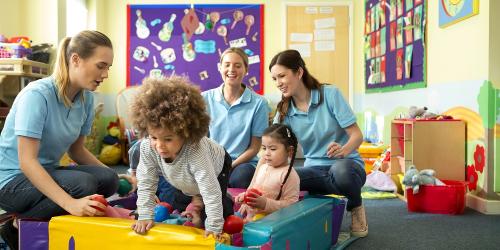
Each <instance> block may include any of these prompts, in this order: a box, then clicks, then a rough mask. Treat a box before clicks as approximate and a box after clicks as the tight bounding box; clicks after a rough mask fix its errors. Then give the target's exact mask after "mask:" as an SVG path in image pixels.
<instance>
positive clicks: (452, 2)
mask: <svg viewBox="0 0 500 250" xmlns="http://www.w3.org/2000/svg"><path fill="white" fill-rule="evenodd" d="M438 2H439V27H441V28H446V27H448V26H450V25H452V24H455V23H457V22H460V21H462V20H464V19H467V18H469V17H471V16H474V15H477V14H479V0H439V1H438Z"/></svg>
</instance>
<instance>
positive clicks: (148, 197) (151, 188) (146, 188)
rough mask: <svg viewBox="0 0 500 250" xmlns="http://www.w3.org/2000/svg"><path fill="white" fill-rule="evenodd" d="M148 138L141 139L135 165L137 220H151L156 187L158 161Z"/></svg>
mask: <svg viewBox="0 0 500 250" xmlns="http://www.w3.org/2000/svg"><path fill="white" fill-rule="evenodd" d="M156 158H157V157H156V152H155V151H154V149H153V148H152V147H151V145H150V141H149V139H144V140H142V143H141V158H140V160H139V165H138V166H137V213H138V214H139V218H138V220H153V218H154V208H155V205H156V204H155V193H156V189H157V188H158V169H157V168H159V165H158V164H159V163H158V162H157V161H156V160H155V159H156Z"/></svg>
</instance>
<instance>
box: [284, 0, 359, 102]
mask: <svg viewBox="0 0 500 250" xmlns="http://www.w3.org/2000/svg"><path fill="white" fill-rule="evenodd" d="M286 17H287V19H286V31H287V34H286V43H287V45H286V46H287V48H288V49H295V50H297V51H299V53H300V55H301V56H302V58H303V59H304V61H305V63H306V67H307V69H308V70H309V71H310V73H311V74H312V75H313V76H314V77H315V78H317V79H318V80H319V81H320V82H322V83H326V84H334V85H335V86H336V87H338V88H339V89H340V91H341V92H342V95H343V96H345V97H346V98H348V97H350V96H351V95H350V93H349V84H350V79H349V78H350V75H349V65H350V62H349V6H347V5H326V4H322V5H317V4H315V3H314V2H309V3H307V4H297V3H288V4H287V6H286Z"/></svg>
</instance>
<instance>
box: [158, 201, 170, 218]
mask: <svg viewBox="0 0 500 250" xmlns="http://www.w3.org/2000/svg"><path fill="white" fill-rule="evenodd" d="M169 215H170V213H169V212H168V208H166V207H164V206H161V205H156V207H155V222H162V221H164V220H166V219H168V218H169Z"/></svg>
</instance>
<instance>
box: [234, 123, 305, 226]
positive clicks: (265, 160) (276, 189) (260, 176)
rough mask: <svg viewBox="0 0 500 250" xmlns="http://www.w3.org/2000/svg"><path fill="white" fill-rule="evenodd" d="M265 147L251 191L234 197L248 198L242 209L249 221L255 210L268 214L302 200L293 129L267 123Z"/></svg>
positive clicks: (239, 198)
mask: <svg viewBox="0 0 500 250" xmlns="http://www.w3.org/2000/svg"><path fill="white" fill-rule="evenodd" d="M262 150H263V155H262V158H261V161H260V162H259V163H262V164H260V165H259V166H258V167H257V169H256V170H255V174H254V175H253V178H252V182H251V183H250V186H249V187H248V191H247V192H245V193H240V194H239V195H238V196H236V198H235V201H236V202H238V203H242V202H245V203H244V204H242V205H241V207H240V209H239V212H240V213H241V214H243V215H245V216H246V219H245V220H246V221H252V220H255V219H256V217H254V215H256V213H262V214H269V213H272V212H274V211H276V210H278V209H281V208H284V207H287V206H289V205H291V204H293V203H295V202H297V201H298V200H299V192H300V179H299V176H298V175H297V172H296V171H295V169H294V168H293V162H294V161H295V154H296V153H297V137H296V136H295V134H294V133H293V131H292V129H290V127H288V126H286V125H283V124H273V125H271V126H270V127H268V128H267V129H266V130H264V134H263V135H262ZM289 159H290V160H289ZM255 189H256V190H257V192H255V191H253V190H255Z"/></svg>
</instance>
